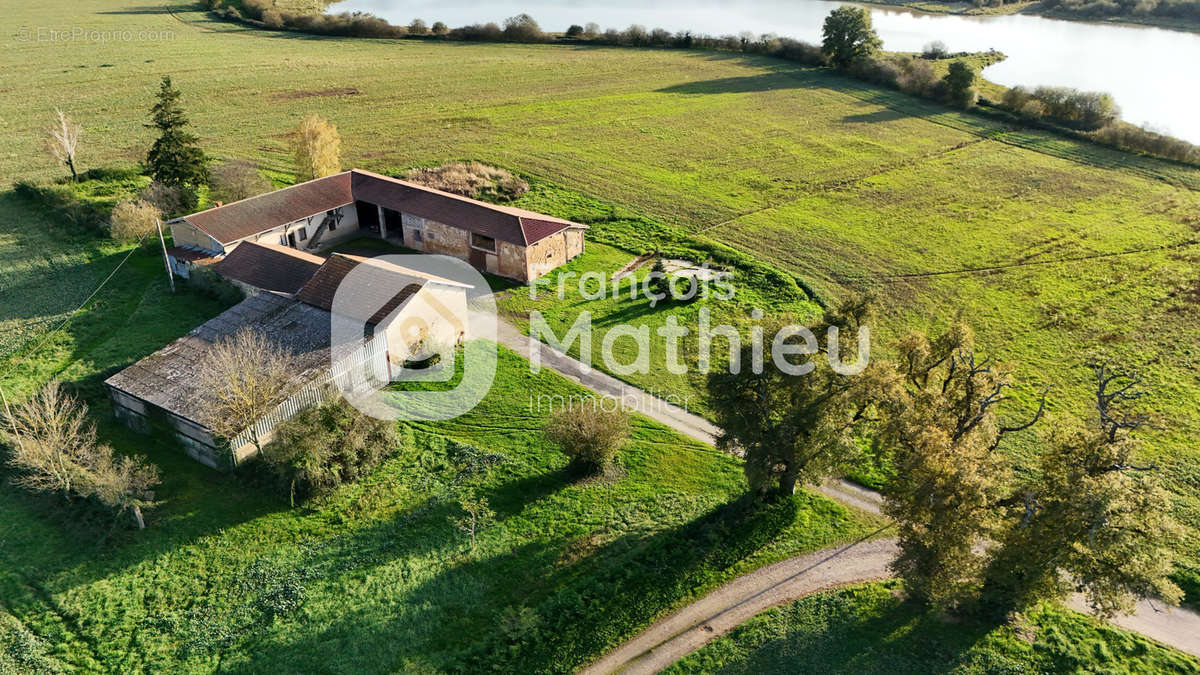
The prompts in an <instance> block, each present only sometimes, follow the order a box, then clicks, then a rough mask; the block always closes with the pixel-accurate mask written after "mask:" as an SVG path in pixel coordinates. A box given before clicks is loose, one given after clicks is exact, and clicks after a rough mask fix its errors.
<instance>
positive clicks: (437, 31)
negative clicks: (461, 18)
mask: <svg viewBox="0 0 1200 675" xmlns="http://www.w3.org/2000/svg"><path fill="white" fill-rule="evenodd" d="M431 30H432V31H433V34H434V35H445V34H446V33H449V32H450V27H449V26H447V25H446V24H444V23H442V22H441V21H435V22H433V28H432V29H431Z"/></svg>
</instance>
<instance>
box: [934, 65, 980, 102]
mask: <svg viewBox="0 0 1200 675" xmlns="http://www.w3.org/2000/svg"><path fill="white" fill-rule="evenodd" d="M942 81H943V82H945V83H946V93H947V98H948V100H949V101H950V102H951V103H954V104H955V105H958V106H961V107H963V108H970V107H972V106H974V105H975V101H976V100H977V99H978V98H979V92H978V91H976V90H975V87H974V86H973V85H974V84H975V70H974V69H973V68H971V66H968V65H967V64H966V63H965V62H963V61H955V62H954V63H951V64H950V70H949V72H947V73H946V76H945V77H944V78H942Z"/></svg>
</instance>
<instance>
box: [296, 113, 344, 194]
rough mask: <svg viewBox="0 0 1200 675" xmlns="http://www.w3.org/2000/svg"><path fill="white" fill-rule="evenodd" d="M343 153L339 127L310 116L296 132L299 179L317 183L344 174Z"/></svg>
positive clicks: (297, 173)
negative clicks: (322, 179) (316, 180)
mask: <svg viewBox="0 0 1200 675" xmlns="http://www.w3.org/2000/svg"><path fill="white" fill-rule="evenodd" d="M341 151H342V138H341V136H339V135H338V130H337V127H335V126H334V125H332V124H330V123H329V122H327V121H326V120H325V119H324V118H322V117H321V116H320V115H317V114H316V113H310V114H309V115H308V116H307V117H305V118H304V119H303V120H302V121H301V122H300V127H299V128H298V129H297V130H296V141H295V157H296V178H298V179H299V180H301V181H306V180H313V179H314V178H323V177H325V176H332V175H333V174H335V173H337V172H338V171H341V170H342V160H341Z"/></svg>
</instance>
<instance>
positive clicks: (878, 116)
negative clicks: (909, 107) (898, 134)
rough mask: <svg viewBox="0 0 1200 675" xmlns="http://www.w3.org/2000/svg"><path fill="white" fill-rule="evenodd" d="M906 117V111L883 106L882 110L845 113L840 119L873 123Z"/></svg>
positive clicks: (855, 122)
mask: <svg viewBox="0 0 1200 675" xmlns="http://www.w3.org/2000/svg"><path fill="white" fill-rule="evenodd" d="M907 117H910V115H909V114H908V113H904V112H901V111H899V110H895V109H893V108H884V109H882V110H876V111H874V112H869V113H860V114H858V115H847V116H845V117H843V118H842V121H843V122H847V123H850V124H873V123H875V122H895V121H897V120H902V119H905V118H907Z"/></svg>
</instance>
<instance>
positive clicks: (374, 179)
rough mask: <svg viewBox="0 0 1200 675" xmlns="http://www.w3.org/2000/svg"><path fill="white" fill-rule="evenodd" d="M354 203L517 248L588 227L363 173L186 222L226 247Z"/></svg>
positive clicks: (261, 198)
mask: <svg viewBox="0 0 1200 675" xmlns="http://www.w3.org/2000/svg"><path fill="white" fill-rule="evenodd" d="M355 200H359V201H364V202H368V203H371V204H378V205H379V206H383V207H386V208H390V209H394V210H396V211H401V212H403V213H408V214H411V215H414V216H418V217H421V218H426V219H428V220H434V221H437V222H439V223H443V224H445V225H450V226H452V227H458V228H462V229H464V230H467V231H469V232H476V233H479V234H482V235H484V236H486V237H491V238H493V239H498V240H500V241H506V242H509V243H511V244H517V245H518V246H528V245H530V244H533V243H536V242H538V241H541V240H542V239H545V238H546V237H549V236H550V235H552V234H556V233H558V232H562V231H563V230H566V229H569V228H585V227H586V226H585V225H580V224H579V223H574V222H571V221H569V220H563V219H561V218H554V217H552V216H547V215H544V214H540V213H534V212H533V211H526V210H525V209H518V208H514V207H511V206H502V205H498V204H488V203H487V202H481V201H478V200H475V199H469V198H467V197H462V196H459V195H455V194H451V193H449V192H442V191H440V190H434V189H433V188H428V187H425V186H423V185H417V184H416V183H409V182H408V181H403V180H399V179H396V178H390V177H388V176H384V175H381V174H377V173H371V172H370V171H360V170H358V169H354V170H352V171H346V172H343V173H339V174H337V175H334V176H329V177H327V178H318V179H317V180H312V181H308V182H307V183H300V184H299V185H293V186H292V187H288V188H283V189H282V190H276V191H275V192H269V193H267V194H264V195H259V196H257V197H251V198H249V199H243V200H242V201H240V202H234V203H232V204H227V205H225V206H219V207H216V208H213V209H209V210H207V211H201V212H200V213H196V214H192V215H190V216H185V217H184V220H186V221H187V222H189V223H191V224H192V225H194V226H196V227H197V228H199V229H200V230H201V231H203V232H205V233H207V234H209V235H211V236H212V237H213V238H214V239H216V240H217V241H219V242H221V243H222V244H229V243H233V242H236V241H239V240H241V239H244V238H246V237H250V236H253V235H256V234H259V233H260V232H265V231H267V230H270V229H274V228H276V227H279V226H281V225H286V224H287V223H291V222H295V221H297V220H301V219H303V218H307V217H309V216H315V215H318V214H321V213H324V212H325V211H328V210H330V209H334V208H337V207H339V206H344V205H346V204H349V203H351V202H353V201H355Z"/></svg>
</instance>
